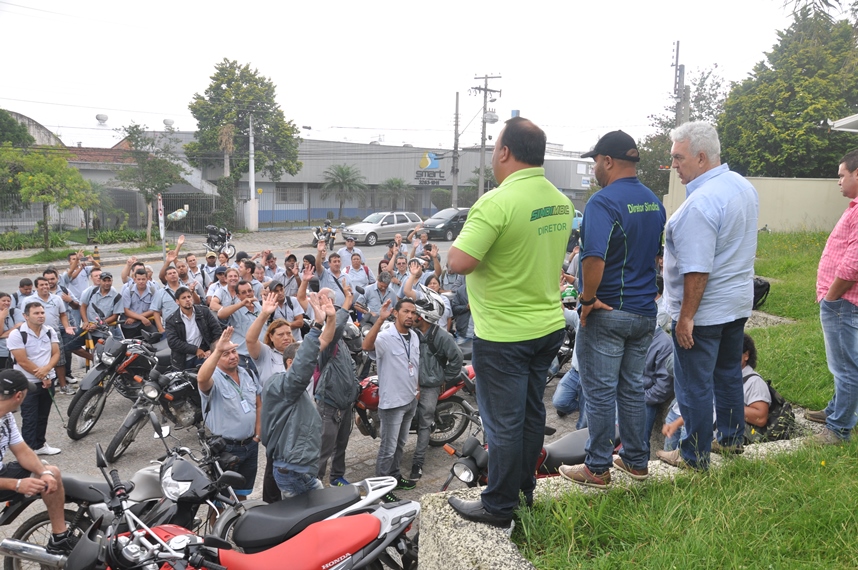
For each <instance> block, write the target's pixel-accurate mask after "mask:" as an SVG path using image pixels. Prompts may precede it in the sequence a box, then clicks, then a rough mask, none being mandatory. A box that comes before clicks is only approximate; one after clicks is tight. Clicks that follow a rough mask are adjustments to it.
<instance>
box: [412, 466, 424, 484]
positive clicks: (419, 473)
mask: <svg viewBox="0 0 858 570" xmlns="http://www.w3.org/2000/svg"><path fill="white" fill-rule="evenodd" d="M421 477H423V466H422V465H418V464H416V463H415V464H414V465H412V466H411V480H412V481H413V480H416V479H420V478H421Z"/></svg>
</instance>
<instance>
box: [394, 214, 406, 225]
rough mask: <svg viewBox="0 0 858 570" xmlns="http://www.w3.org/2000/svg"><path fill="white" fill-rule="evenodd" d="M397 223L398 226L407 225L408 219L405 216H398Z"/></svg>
mask: <svg viewBox="0 0 858 570" xmlns="http://www.w3.org/2000/svg"><path fill="white" fill-rule="evenodd" d="M396 223H397V224H407V223H408V218H406V217H405V214H396Z"/></svg>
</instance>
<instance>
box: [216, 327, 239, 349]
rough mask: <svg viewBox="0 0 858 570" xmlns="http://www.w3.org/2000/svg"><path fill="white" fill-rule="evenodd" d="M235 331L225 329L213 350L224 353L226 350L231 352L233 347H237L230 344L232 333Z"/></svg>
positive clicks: (231, 328)
mask: <svg viewBox="0 0 858 570" xmlns="http://www.w3.org/2000/svg"><path fill="white" fill-rule="evenodd" d="M233 330H235V329H234V328H233V327H226V328H225V329H224V330H223V333H221V335H220V338H219V339H218V341H217V345H216V346H215V349H216V350H217V351H218V352H221V353H224V352H226V351H228V350H232V349H233V348H234V347H236V346H238V345H237V344H234V343H233V342H232V340H231V339H232V331H233Z"/></svg>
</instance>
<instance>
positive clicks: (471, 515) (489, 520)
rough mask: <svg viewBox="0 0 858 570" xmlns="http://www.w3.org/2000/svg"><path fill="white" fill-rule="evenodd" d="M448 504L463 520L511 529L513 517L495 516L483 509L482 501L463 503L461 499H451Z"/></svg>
mask: <svg viewBox="0 0 858 570" xmlns="http://www.w3.org/2000/svg"><path fill="white" fill-rule="evenodd" d="M447 502H448V503H449V504H450V506H451V507H453V510H454V511H456V512H457V513H459V514H460V515H462V518H463V519H466V520H469V521H473V522H478V523H484V524H488V525H492V526H497V527H501V528H509V523H510V522H512V517H503V516H500V515H493V514H491V513H490V512H488V511H487V510H486V509H485V507H483V502H482V501H463V500H462V499H460V498H459V497H450V498H449V499H447Z"/></svg>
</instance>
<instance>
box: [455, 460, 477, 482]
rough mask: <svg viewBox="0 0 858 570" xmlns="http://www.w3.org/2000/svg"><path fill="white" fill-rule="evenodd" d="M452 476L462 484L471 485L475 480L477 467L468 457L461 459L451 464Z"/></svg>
mask: <svg viewBox="0 0 858 570" xmlns="http://www.w3.org/2000/svg"><path fill="white" fill-rule="evenodd" d="M453 475H455V476H456V477H457V478H458V479H459V480H460V481H462V482H463V483H472V482H473V481H474V480H476V478H477V465H476V463H474V460H473V459H471V458H470V457H463V458H461V459H459V460H458V461H456V462H455V463H454V464H453Z"/></svg>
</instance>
